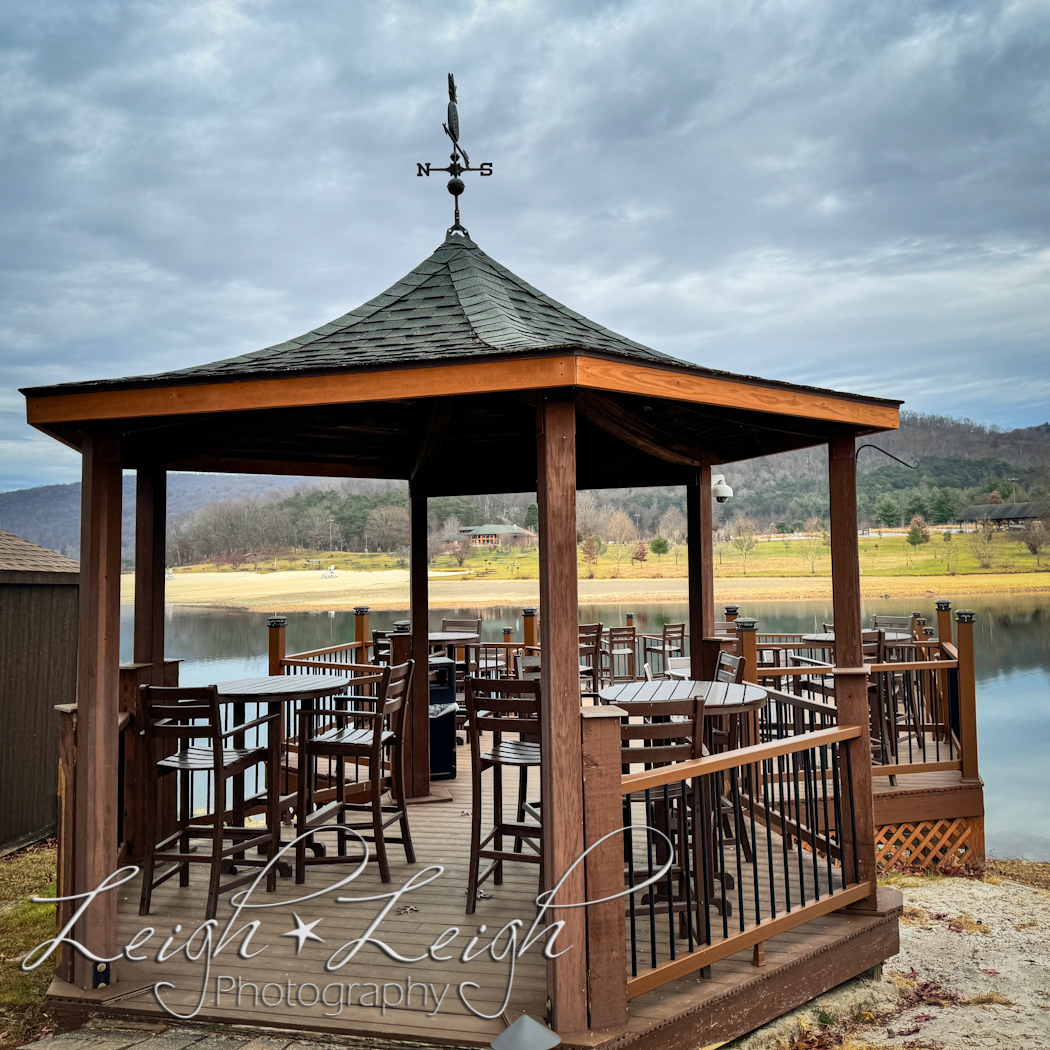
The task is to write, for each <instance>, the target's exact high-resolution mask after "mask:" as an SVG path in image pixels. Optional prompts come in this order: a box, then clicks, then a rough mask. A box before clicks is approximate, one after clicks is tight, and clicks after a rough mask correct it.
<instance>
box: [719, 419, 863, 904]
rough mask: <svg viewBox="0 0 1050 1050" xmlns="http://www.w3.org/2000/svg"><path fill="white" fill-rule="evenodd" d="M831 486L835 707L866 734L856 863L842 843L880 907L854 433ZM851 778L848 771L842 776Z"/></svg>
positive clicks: (858, 781)
mask: <svg viewBox="0 0 1050 1050" xmlns="http://www.w3.org/2000/svg"><path fill="white" fill-rule="evenodd" d="M828 482H829V496H830V503H831V591H832V606H833V608H834V615H835V664H836V673H835V704H836V707H837V708H838V716H839V722H840V723H841V724H843V725H845V724H849V725H858V726H860V727H861V730H862V731H861V735H860V736H859V737H858V738H857V739H855V740H851V741H850V742H849V743H848V744H847V745H846V746H847V747H848V748H849V751H850V761H851V764H852V770H853V784H852V790H853V805H854V820H855V823H856V829H857V854H856V864H855V865H854V859H853V857H852V856H851V855H850V854H851V853H852V850H851V849H850V848H849V846H850V843H849V842H848V841H844V843H843V845H844V846H845V847H847V848H846V849H844V851H843V853H844V857H843V863H844V865H845V867H846V871H847V876H848V878H850V879H853V878H856V877H857V874H856V872H859V881H860V882H868V883H870V885H871V887H872V890H871V900H870V903H871V905H872V906H875V904H876V903H877V902H876V901H875V880H876V870H875V813H874V806H873V803H872V784H871V741H870V731H869V716H868V676H867V672H866V671H865V670H864V668H863V666H862V665H863V663H864V652H863V648H862V646H861V621H860V552H859V549H858V547H857V452H856V439H855V438H854V437H853V435H852V434H849V435H845V436H843V437H836V438H833V439H832V440H831V441H830V442H829V443H828ZM739 624H740V621H739V620H737V625H738V626H739ZM844 766H845V764H844ZM846 776H847V774H846V772H845V768H844V769H843V778H845V777H846ZM849 790H850V785H849V784H848V783H847V782H846V781H845V779H844V781H843V784H842V797H843V800H844V804H845V805H846V806H847V807H848V805H849V797H850V794H849ZM847 826H848V825H847ZM854 868H855V870H851V869H854Z"/></svg>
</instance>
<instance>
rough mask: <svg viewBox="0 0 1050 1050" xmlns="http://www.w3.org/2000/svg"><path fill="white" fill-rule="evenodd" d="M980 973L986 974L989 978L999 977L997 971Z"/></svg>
mask: <svg viewBox="0 0 1050 1050" xmlns="http://www.w3.org/2000/svg"><path fill="white" fill-rule="evenodd" d="M981 973H986V974H988V976H989V977H998V976H999V971H998V970H982V971H981Z"/></svg>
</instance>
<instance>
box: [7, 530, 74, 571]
mask: <svg viewBox="0 0 1050 1050" xmlns="http://www.w3.org/2000/svg"><path fill="white" fill-rule="evenodd" d="M0 572H73V573H76V572H80V565H79V564H78V563H77V562H75V561H73V559H72V558H67V557H66V556H65V555H64V554H59V553H58V552H57V551H53V550H49V549H48V548H47V547H40V546H38V545H37V544H35V543H30V542H29V540H24V539H22V537H21V536H16V535H15V534H14V533H13V532H4V531H3V530H2V529H0Z"/></svg>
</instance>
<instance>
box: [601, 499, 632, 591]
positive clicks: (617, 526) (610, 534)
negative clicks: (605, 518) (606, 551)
mask: <svg viewBox="0 0 1050 1050" xmlns="http://www.w3.org/2000/svg"><path fill="white" fill-rule="evenodd" d="M605 535H606V537H607V538H608V540H609V544H610V545H611V547H612V556H613V561H615V562H616V575H617V576H619V575H620V563H621V562H622V561H623V559H624V558H625V557H627V555H628V553H629V552H628V549H627V545H628V544H629V543H631V542H632V541H633V540H634V538H635V537H636V536H637V535H638V533H637V531H636V530H635V527H634V522H633V521H631V519H630V518H629V517H628V516H627V515H626V514H624V512H623V511H622V510H615V511H613V512H612V514H610V515H609V523H608V525H606V526H605Z"/></svg>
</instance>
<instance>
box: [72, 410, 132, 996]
mask: <svg viewBox="0 0 1050 1050" xmlns="http://www.w3.org/2000/svg"><path fill="white" fill-rule="evenodd" d="M82 478H83V481H82V488H81V519H80V638H79V656H78V661H77V760H76V802H75V805H76V832H75V841H74V848H73V855H74V864H75V879H76V892H77V893H86V892H88V891H89V890H92V889H94V888H95V887H96V886H98V885H99V884H100V883H101V882H102V881H103V879H105V878H106V876H107V875H110V874H112V873H113V872H114V871H115V870H116V866H117V761H118V738H119V733H118V731H117V719H118V717H119V713H120V703H119V695H120V694H119V681H118V675H119V667H120V513H121V506H120V497H121V464H120V443H119V438H118V435H117V433H116V431H114V430H110V429H106V428H98V429H93V430H92V431H91V432H90V433H88V434H87V435H86V436H85V440H84V448H83V464H82ZM75 932H76V938H77V940H78V941H79V942H80V943H81V944H82V945H84V947H85V948H87V949H88V950H89V951H91V952H92V953H93V954H94V955H97V956H113V955H115V954H116V940H117V901H116V895H115V894H113V893H105V894H102V895H100V896H99V897H97V898H96V899H95V900H94V901H93V902H92V904H91V905H90V907H89V908H88V909H87V911H86V912H85V913H84V916H83V917H82V918H81V920H80V921H79V922H78V923H77V928H76V931H75ZM99 965H101V966H102V969H99V968H98V966H99ZM112 980H113V975H112V974H111V972H110V968H109V966H108V965H106V964H94V963H92V962H91V960H90V959H86V958H84V957H83V956H82V955H80V954H79V953H78V954H77V955H76V957H75V958H74V962H73V983H74V984H76V985H77V986H78V987H80V988H84V989H90V988H97V987H100V986H101V985H102V984H106V985H108V984H110V983H111V982H112Z"/></svg>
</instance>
